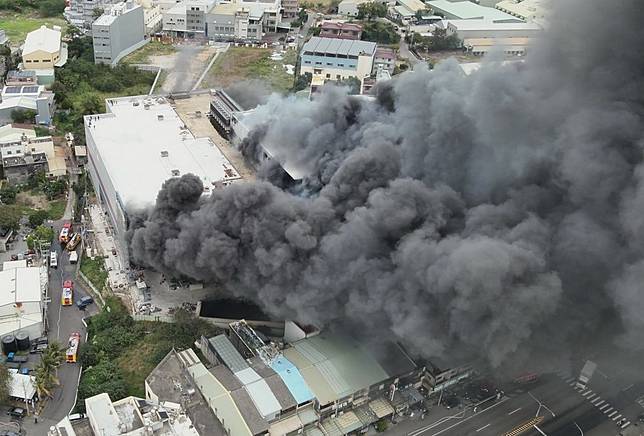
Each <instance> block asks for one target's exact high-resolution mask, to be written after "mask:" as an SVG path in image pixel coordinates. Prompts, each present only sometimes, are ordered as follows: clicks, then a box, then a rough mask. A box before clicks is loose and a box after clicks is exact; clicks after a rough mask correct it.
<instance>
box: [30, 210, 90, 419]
mask: <svg viewBox="0 0 644 436" xmlns="http://www.w3.org/2000/svg"><path fill="white" fill-rule="evenodd" d="M64 222H65V220H60V221H56V222H54V231H55V234H56V240H57V239H58V233H59V232H60V229H61V227H62V225H63V223H64ZM51 249H52V250H56V252H57V253H58V268H57V269H52V268H50V269H49V297H50V299H51V302H50V303H49V306H48V308H47V322H48V337H49V341H50V342H52V341H58V342H60V343H61V345H62V346H63V347H64V348H66V347H67V343H68V340H69V336H70V335H71V334H72V333H74V332H79V333H80V334H81V344H82V343H83V342H85V337H86V331H85V326H84V324H83V321H82V320H83V318H85V317H87V316H90V315H91V314H93V313H96V304H91V305H90V306H88V308H87V309H86V310H85V311H81V310H79V309H78V308H77V307H76V305H75V304H74V305H72V306H65V307H63V306H62V305H61V304H60V303H61V301H60V299H61V294H62V284H63V281H65V280H72V281H73V282H74V301H76V300H77V299H79V298H81V297H83V296H85V295H90V294H89V293H88V292H87V291H86V290H85V289H84V288H83V286H82V285H81V284H80V282H78V281H77V280H76V274H77V270H78V266H79V264H76V265H72V264H70V263H69V252H67V251H63V249H62V247H61V246H60V244H59V243H58V242H54V243H53V244H52V247H51ZM78 250H79V254H80V248H79V249H78ZM80 370H81V368H80V364H78V363H66V362H65V363H63V364H62V365H61V367H60V368H59V369H58V379H59V380H60V387H58V388H57V389H56V390H55V391H54V395H53V398H52V399H50V400H48V402H47V405H46V406H45V409H44V410H43V412H42V416H43V417H44V418H47V419H51V420H53V421H59V420H60V419H62V418H64V417H65V416H66V415H67V414H69V412H70V411H71V409H72V408H73V406H74V403H75V400H76V392H77V389H78V380H79V375H80Z"/></svg>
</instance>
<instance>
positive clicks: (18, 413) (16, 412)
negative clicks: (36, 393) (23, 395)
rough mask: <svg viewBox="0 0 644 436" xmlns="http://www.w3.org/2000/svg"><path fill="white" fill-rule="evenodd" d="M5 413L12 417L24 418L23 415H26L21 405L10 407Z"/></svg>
mask: <svg viewBox="0 0 644 436" xmlns="http://www.w3.org/2000/svg"><path fill="white" fill-rule="evenodd" d="M7 414H8V415H9V416H12V417H14V418H24V417H25V416H27V411H26V410H25V409H23V408H22V407H12V408H11V409H9V412H8V413H7Z"/></svg>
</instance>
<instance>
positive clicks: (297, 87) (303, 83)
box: [293, 73, 313, 92]
mask: <svg viewBox="0 0 644 436" xmlns="http://www.w3.org/2000/svg"><path fill="white" fill-rule="evenodd" d="M312 79H313V75H312V74H311V73H304V74H300V75H299V76H297V77H296V78H295V83H294V84H293V92H297V91H301V90H303V89H306V88H307V87H308V86H309V85H310V84H311V80H312Z"/></svg>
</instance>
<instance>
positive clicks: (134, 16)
mask: <svg viewBox="0 0 644 436" xmlns="http://www.w3.org/2000/svg"><path fill="white" fill-rule="evenodd" d="M92 41H93V44H94V62H95V63H97V64H108V65H116V64H117V63H118V61H119V60H121V59H122V58H123V57H124V56H126V55H128V54H130V53H132V52H133V51H134V50H137V49H139V48H140V47H142V46H143V45H145V44H146V43H147V42H148V41H149V40H147V39H146V38H145V20H144V9H143V7H142V6H140V5H138V4H136V3H134V2H132V1H128V2H126V3H119V4H117V5H114V6H112V7H111V8H109V9H108V10H106V11H105V13H104V14H103V15H101V16H100V17H99V18H98V19H97V20H96V21H94V23H93V24H92Z"/></svg>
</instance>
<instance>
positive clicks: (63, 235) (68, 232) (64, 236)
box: [58, 223, 72, 245]
mask: <svg viewBox="0 0 644 436" xmlns="http://www.w3.org/2000/svg"><path fill="white" fill-rule="evenodd" d="M71 236H72V223H65V224H63V228H62V229H60V234H59V235H58V242H60V243H61V245H65V244H67V243H68V242H69V239H70V238H71Z"/></svg>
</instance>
